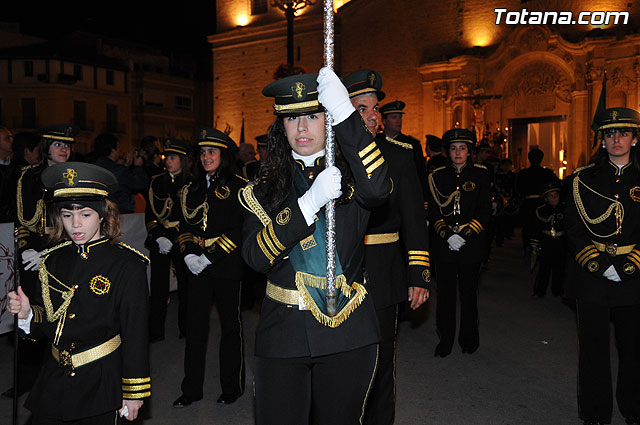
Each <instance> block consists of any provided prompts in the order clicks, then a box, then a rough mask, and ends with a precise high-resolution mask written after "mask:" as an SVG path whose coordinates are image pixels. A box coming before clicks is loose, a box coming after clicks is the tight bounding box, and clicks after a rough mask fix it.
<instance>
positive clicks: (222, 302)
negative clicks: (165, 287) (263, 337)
mask: <svg viewBox="0 0 640 425" xmlns="http://www.w3.org/2000/svg"><path fill="white" fill-rule="evenodd" d="M211 268H212V266H209V267H207V268H206V269H205V270H204V271H203V272H202V273H200V274H199V275H197V276H196V275H194V274H192V273H188V276H189V277H188V286H189V287H188V289H187V305H188V306H189V308H188V309H187V342H186V346H185V355H184V379H183V380H182V387H181V388H182V393H183V394H184V395H186V396H188V397H191V398H195V399H198V398H201V397H202V394H203V386H204V372H205V362H206V355H207V341H208V336H209V312H210V307H211V298H212V297H213V296H215V300H216V307H217V308H218V314H219V316H220V326H221V332H222V335H221V338H220V349H219V355H220V386H221V387H222V392H223V393H224V394H234V395H241V394H242V393H243V392H244V383H245V369H244V342H243V335H242V317H241V314H240V290H241V289H240V288H241V285H240V281H239V280H234V279H220V278H215V277H212V276H211V275H210V274H209V273H208V271H209V270H210V269H211Z"/></svg>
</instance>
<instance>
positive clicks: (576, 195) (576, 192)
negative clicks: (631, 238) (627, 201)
mask: <svg viewBox="0 0 640 425" xmlns="http://www.w3.org/2000/svg"><path fill="white" fill-rule="evenodd" d="M580 184H582V186H584V187H585V188H587V189H588V190H589V191H591V192H593V193H595V194H596V195H598V196H599V197H601V198H603V199H606V200H607V201H611V205H609V208H607V210H606V211H605V212H604V213H603V214H602V215H600V216H599V217H596V218H591V217H589V215H588V214H587V211H586V210H585V208H584V204H583V203H582V197H581V196H580V186H579V185H580ZM573 200H574V202H575V204H576V208H577V209H578V215H579V216H580V219H581V220H582V222H583V223H584V226H585V227H586V228H587V230H588V231H589V232H590V233H591V234H592V235H594V236H596V237H598V238H603V239H604V238H608V237H610V236H613V235H618V234H620V233H622V220H623V219H624V206H623V205H622V203H621V202H620V201H618V200H617V199H611V198H609V197H607V196H604V195H602V194H600V193H598V192H596V191H595V190H593V189H592V188H590V187H589V186H587V185H586V184H585V183H584V182H582V181H581V180H580V176H579V175H577V176H576V177H575V178H574V179H573ZM614 209H615V213H614V215H615V218H616V230H615V231H614V232H613V233H610V234H608V235H599V234H597V233H595V232H594V231H593V230H591V228H590V227H589V224H600V223H602V222H603V221H605V220H606V219H608V218H609V217H610V216H611V213H612V212H613V211H614ZM587 223H589V224H587Z"/></svg>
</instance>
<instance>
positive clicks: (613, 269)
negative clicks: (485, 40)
mask: <svg viewBox="0 0 640 425" xmlns="http://www.w3.org/2000/svg"><path fill="white" fill-rule="evenodd" d="M314 90H315V91H314ZM263 94H264V95H265V96H267V97H273V98H274V99H275V100H274V103H275V105H274V109H275V115H276V119H275V121H274V123H273V124H272V125H271V126H270V128H269V129H268V131H267V132H266V134H263V135H259V136H257V137H256V138H255V140H256V143H255V144H253V143H241V144H240V145H238V144H237V143H236V142H235V141H234V140H233V139H231V137H230V136H229V135H228V134H225V133H224V132H221V131H219V130H217V129H214V128H201V129H198V130H197V131H196V132H195V133H194V136H193V138H192V139H191V140H178V139H175V138H171V137H166V138H156V137H152V136H148V137H145V138H143V139H142V140H141V141H140V143H139V146H137V147H136V148H135V149H133V150H130V151H128V152H123V151H122V150H121V144H120V142H119V140H118V137H117V136H115V135H113V134H101V135H99V136H98V137H96V139H95V140H94V141H93V150H92V152H91V153H89V154H85V155H80V154H79V153H74V152H73V149H72V148H73V145H74V141H75V140H74V137H75V134H76V130H75V128H74V127H73V126H70V125H58V126H52V127H47V128H43V129H40V130H39V131H37V132H20V133H17V134H15V135H14V134H13V133H12V131H11V130H10V129H8V128H6V127H0V177H1V182H2V183H1V186H0V222H15V223H16V226H17V227H18V234H19V240H20V247H19V248H20V254H21V260H22V267H23V269H24V270H23V273H22V276H21V277H22V286H23V288H24V292H25V293H26V294H27V295H29V296H31V294H34V293H36V292H37V290H38V288H39V284H38V273H37V269H38V265H39V264H40V261H41V256H42V253H43V251H44V250H45V249H46V248H47V247H49V244H50V242H49V239H48V238H47V234H48V228H49V225H50V223H49V222H48V220H49V217H48V216H47V212H46V208H47V207H46V203H47V202H48V200H47V196H50V195H47V191H45V190H44V185H43V183H42V182H41V175H42V174H43V173H46V172H47V171H46V170H47V169H48V168H49V167H52V166H55V165H56V164H63V163H65V162H67V161H69V160H70V159H73V160H75V161H80V162H90V163H92V164H95V165H96V166H99V167H102V168H103V169H105V170H108V171H109V172H110V173H111V174H112V175H113V176H115V179H116V181H117V188H114V190H112V191H111V192H110V195H109V199H111V200H112V201H113V202H114V203H115V204H116V205H117V208H118V210H119V211H120V213H124V214H126V213H134V212H144V213H145V221H146V223H147V232H148V238H147V241H146V246H147V248H148V249H149V251H150V257H151V284H150V298H149V301H150V302H149V318H150V319H149V325H148V340H149V342H151V343H155V342H160V341H162V340H164V339H165V318H166V308H167V298H168V296H169V278H168V276H169V263H170V261H169V260H171V261H172V262H173V265H174V268H175V270H176V275H177V281H178V293H179V303H180V307H179V315H178V317H179V320H178V323H177V330H178V333H179V337H180V338H185V339H186V344H185V357H184V369H185V376H184V380H183V382H182V386H181V395H180V397H178V398H177V399H176V400H175V402H174V404H173V405H174V406H175V407H178V408H184V407H187V406H189V405H190V404H192V403H194V402H197V401H199V400H201V399H202V397H203V393H202V392H203V380H204V369H205V364H206V345H207V335H208V331H209V329H208V323H209V309H208V308H209V302H210V301H211V300H212V298H215V300H216V305H217V309H218V311H219V313H220V319H221V326H222V337H221V340H220V342H219V346H220V352H219V355H220V386H221V394H220V396H219V398H218V403H220V404H232V403H234V402H235V401H236V400H237V399H238V398H239V397H241V396H242V395H243V393H244V390H245V353H244V348H243V340H244V335H243V326H242V320H241V314H240V310H241V308H242V304H243V302H244V303H246V302H247V299H246V296H245V298H244V299H243V296H242V295H241V294H242V293H243V292H244V293H245V294H247V293H248V294H255V293H256V292H257V293H259V294H260V296H263V297H264V303H263V305H262V317H261V322H260V324H259V326H258V329H257V331H256V334H257V335H256V353H255V355H256V357H255V363H254V374H255V385H256V421H257V423H265V424H269V423H276V422H278V423H306V422H304V421H303V419H301V418H303V417H306V418H308V417H309V415H314V414H318V413H317V411H316V410H315V409H314V408H313V405H314V403H331V404H334V405H336V404H338V405H339V403H342V404H343V407H344V408H343V409H338V410H337V411H340V412H342V415H343V418H334V417H330V418H329V417H327V418H325V417H320V416H318V417H316V418H315V420H316V421H317V422H316V423H322V424H324V423H332V424H337V423H345V424H347V423H355V422H353V421H354V420H364V422H362V423H365V424H391V423H393V420H394V409H395V391H394V390H393V389H394V388H395V373H394V367H395V338H396V331H397V320H398V316H399V314H401V306H402V305H403V304H404V303H405V302H407V303H408V305H409V306H410V307H411V308H413V309H417V308H419V307H420V306H421V305H422V304H423V303H424V302H426V301H427V300H428V299H429V298H430V296H431V294H432V293H436V294H437V304H436V317H435V319H436V328H437V332H438V337H439V344H438V345H437V346H436V347H434V355H435V356H436V357H447V356H448V355H449V354H450V353H451V352H452V350H453V346H454V342H455V340H456V330H457V331H458V332H457V335H458V336H457V341H458V344H459V345H460V348H461V350H462V353H465V354H473V353H474V352H475V351H476V350H478V349H479V347H480V346H481V329H479V321H478V316H479V312H478V306H477V293H478V283H479V281H480V276H481V273H482V269H483V267H484V266H487V264H490V259H491V249H492V247H493V246H498V247H500V246H502V245H503V244H504V242H505V240H507V239H512V238H513V237H514V236H515V235H516V234H517V233H516V231H515V229H516V228H521V229H522V231H521V237H522V239H521V240H522V249H523V255H524V256H525V257H526V258H527V259H528V260H530V269H531V272H532V273H534V272H535V274H534V277H533V278H532V288H531V293H532V296H533V297H544V296H545V295H546V294H547V290H548V288H549V287H550V291H551V294H552V295H553V296H557V297H563V298H564V299H565V301H566V302H567V303H568V304H571V305H572V306H574V307H573V308H574V309H575V308H577V310H578V315H579V318H580V320H579V322H578V323H579V338H580V342H581V345H580V358H579V367H580V376H579V381H580V385H579V390H578V397H579V405H580V416H581V419H582V420H584V423H585V424H599V423H607V421H609V420H610V418H611V408H612V406H611V404H612V402H611V399H612V397H613V396H612V390H611V385H612V384H611V376H610V372H609V373H608V374H607V372H606V368H607V367H608V366H607V362H608V358H609V354H608V349H609V348H608V339H609V334H608V319H607V318H608V317H609V316H611V317H613V318H614V319H613V320H614V323H615V325H616V337H617V338H618V340H619V342H621V344H619V345H618V349H619V352H620V358H621V365H620V368H621V369H620V373H621V374H622V376H623V377H624V378H623V379H620V378H619V381H618V392H617V396H618V401H619V405H620V409H621V412H622V413H623V415H624V416H625V418H626V419H627V423H629V424H639V423H640V399H639V398H638V394H640V389H639V388H638V385H640V384H639V382H640V379H637V378H639V377H640V365H639V362H640V349H639V348H638V347H639V346H640V344H638V341H639V340H640V332H639V329H640V320H639V319H640V313H639V309H640V288H639V285H638V281H637V280H636V279H637V278H636V274H637V273H640V271H639V270H640V251H638V250H637V249H636V248H635V246H636V243H637V242H638V239H637V238H636V236H637V235H636V230H635V229H636V228H637V226H635V225H634V224H628V223H630V222H631V220H633V218H631V219H630V218H629V217H632V215H633V211H635V209H637V207H636V205H637V204H638V203H640V181H638V179H637V175H638V172H639V170H638V169H637V168H638V166H637V164H638V163H639V162H638V159H637V158H638V153H637V148H636V147H635V146H636V143H637V132H638V128H640V115H638V113H637V112H635V111H632V110H628V109H625V108H613V109H610V110H607V111H605V112H603V113H602V114H601V115H602V116H600V117H598V118H597V119H598V123H599V132H600V133H599V136H600V138H599V140H601V141H602V145H601V146H599V147H596V149H598V151H597V158H595V159H594V160H593V161H592V162H591V165H589V166H587V167H586V169H583V168H580V169H579V170H577V171H576V173H574V174H573V175H571V176H569V177H568V178H566V179H564V180H560V179H559V178H558V177H557V176H556V174H555V173H554V172H553V171H552V170H551V169H549V168H545V167H543V166H542V165H541V164H542V163H543V159H544V153H543V152H542V150H540V149H539V148H537V147H535V146H533V147H532V148H531V149H530V150H529V152H528V155H527V158H528V161H529V166H528V167H526V168H522V169H521V170H517V171H516V170H514V167H513V161H512V159H510V158H507V157H504V155H503V153H502V152H503V151H502V149H501V146H500V145H499V144H496V143H495V141H494V140H493V141H492V140H490V139H489V138H482V139H481V140H480V142H479V143H478V142H477V137H476V132H475V130H473V129H462V128H452V129H450V130H448V131H446V132H445V133H444V134H443V135H441V137H439V136H437V135H432V134H429V135H426V137H425V142H424V146H425V150H423V148H422V144H421V143H420V141H419V140H417V139H415V138H413V137H411V136H407V135H405V134H403V133H402V118H403V115H404V114H405V113H406V111H405V107H406V105H405V103H404V102H401V101H398V100H395V101H391V102H388V103H386V104H384V105H381V104H380V103H381V102H382V100H383V99H384V98H385V96H386V95H385V93H384V92H383V91H382V77H381V76H380V75H379V74H378V73H377V72H376V71H373V70H368V69H365V70H360V71H357V72H355V73H353V74H351V75H349V76H347V77H346V78H344V80H340V79H338V78H337V76H335V74H333V72H332V71H329V70H321V72H320V74H319V75H318V74H302V75H298V76H291V77H288V78H285V79H283V80H279V81H277V82H275V83H273V84H271V85H269V86H267V87H266V88H265V90H264V92H263ZM283 99H284V100H283ZM324 108H327V109H328V110H330V112H331V115H332V116H333V119H334V126H335V129H336V135H337V143H338V151H337V153H336V165H335V166H332V167H326V166H325V163H324V160H323V158H324V155H325V146H324ZM381 124H382V126H381ZM620 146H622V149H620ZM256 152H257V153H256ZM425 152H426V156H425ZM63 168H64V167H63ZM69 172H70V171H69ZM330 201H334V202H336V205H337V226H338V230H339V232H338V234H339V235H340V236H339V240H338V247H337V249H338V253H339V255H338V271H337V274H338V275H339V278H338V281H339V285H341V286H340V291H339V292H340V293H341V294H342V296H343V298H342V299H341V302H342V304H340V308H341V309H343V310H339V311H338V314H337V315H336V316H333V315H330V314H329V313H328V312H327V310H326V308H327V307H326V306H325V305H324V304H323V303H324V301H322V300H323V299H324V298H323V297H324V292H323V291H324V290H326V280H323V279H325V278H324V277H322V273H323V272H322V267H320V268H318V267H319V266H321V265H322V264H324V263H323V261H324V260H321V258H323V256H324V250H323V249H320V248H322V247H323V246H324V242H323V241H324V233H325V228H324V225H325V224H324V223H325V217H324V215H323V213H322V207H323V206H324V205H326V204H327V203H328V202H330ZM625 210H626V214H627V215H626V216H625ZM623 220H624V224H623ZM638 228H640V227H638ZM577 279H582V280H583V281H584V282H586V283H585V284H584V285H586V286H583V285H582V284H580V283H578V282H577ZM250 285H253V287H252V286H250ZM243 286H244V289H243V290H242V291H241V289H240V288H241V287H243ZM587 286H588V288H587V289H585V287H587ZM365 287H366V291H365V290H364V288H365ZM256 288H259V290H258V291H256ZM365 294H368V295H367V296H365ZM457 299H459V300H460V309H461V312H460V319H459V325H458V319H457V313H456V304H457ZM575 299H577V307H575V305H576V301H575ZM570 300H573V301H570ZM252 303H253V299H250V300H249V301H248V305H249V306H250V305H252ZM291 307H295V308H291ZM305 315H308V316H309V317H306V316H305ZM633 321H635V322H634V323H635V324H633V325H632V324H631V323H632V322H633ZM605 323H606V325H605ZM354 327H355V328H357V330H355V328H354ZM605 328H607V329H605ZM593 338H597V341H596V342H594V341H593V340H592V339H593ZM587 341H590V342H589V343H587ZM634 341H635V342H634ZM376 344H379V345H378V346H377V347H378V348H374V347H376ZM603 347H604V348H603ZM47 350H48V348H47V347H45V348H43V347H42V346H36V345H32V346H30V347H27V348H26V349H25V350H24V352H26V353H29V352H30V351H31V352H34V351H35V352H36V353H40V354H39V355H34V356H32V358H31V359H30V360H28V359H27V357H28V355H25V359H23V361H22V364H21V369H20V373H21V376H22V378H21V380H20V381H19V382H20V385H19V387H18V388H15V389H10V390H9V392H6V393H5V395H11V394H13V393H12V392H11V391H17V392H18V393H22V392H25V391H28V390H29V388H30V387H31V385H32V384H33V380H34V379H35V375H36V374H35V373H33V372H32V371H33V369H34V368H35V369H37V368H38V365H37V364H38V362H39V360H38V359H39V358H41V357H42V352H46V351H47ZM605 351H606V353H605ZM318 356H323V362H328V364H331V365H332V367H331V368H330V371H329V372H327V371H323V372H321V373H315V372H312V373H308V371H309V370H313V367H314V366H315V365H316V363H315V360H314V359H316V358H317V357H318ZM34 358H35V359H36V360H34ZM349 359H351V360H349ZM353 359H360V360H359V365H360V366H361V368H360V369H359V370H358V371H354V370H353V369H351V370H350V371H349V372H348V373H350V374H351V375H352V376H355V378H354V379H353V380H351V382H352V384H353V386H352V387H349V388H348V389H345V391H344V394H342V393H339V394H338V393H335V394H327V392H326V391H325V392H324V393H323V394H324V395H323V396H322V397H320V398H316V396H313V397H312V395H311V394H308V393H307V392H306V391H312V392H313V393H314V394H316V392H317V394H320V393H322V388H326V387H327V386H328V385H329V384H330V383H331V382H332V380H334V379H338V378H339V376H338V375H340V374H341V373H347V372H346V371H343V372H340V370H341V369H340V367H339V365H340V364H344V362H345V361H348V362H350V364H355V363H358V362H354V361H352V360H353ZM362 359H364V360H362ZM365 360H366V361H365ZM374 365H376V367H374ZM29 370H31V372H30V371H29ZM318 370H322V369H318ZM594 370H596V371H598V372H597V375H596V376H588V375H590V373H591V372H592V371H594ZM587 371H588V373H587ZM374 373H375V380H373V376H374ZM354 374H355V375H354ZM626 378H628V379H626ZM300 382H306V383H308V386H307V385H306V384H305V385H301V384H300ZM369 383H372V384H373V387H372V389H371V391H370V393H369V388H368V385H369ZM365 384H366V385H365ZM309 388H310V390H309ZM334 388H336V387H334ZM283 392H284V393H285V394H287V397H289V400H291V399H300V404H299V405H300V406H302V405H305V403H304V400H302V398H306V399H313V400H314V401H311V402H309V403H307V405H306V407H305V408H302V407H301V408H300V409H298V410H296V411H295V412H290V413H291V414H290V416H287V413H286V411H288V410H290V409H286V408H285V407H284V406H282V405H281V404H279V403H280V402H279V401H278V399H279V397H280V396H279V394H282V393H283ZM367 396H369V403H368V404H367V405H366V410H364V409H365V407H364V405H365V401H366V397H367ZM314 412H316V413H314ZM362 412H364V413H362ZM360 415H362V416H360ZM347 417H348V418H349V419H345V418H347Z"/></svg>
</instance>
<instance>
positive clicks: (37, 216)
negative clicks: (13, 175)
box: [16, 168, 45, 231]
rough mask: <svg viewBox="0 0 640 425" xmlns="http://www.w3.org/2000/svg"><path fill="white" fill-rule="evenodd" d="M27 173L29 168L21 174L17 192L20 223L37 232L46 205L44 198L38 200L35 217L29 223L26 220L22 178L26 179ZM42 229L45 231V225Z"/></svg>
mask: <svg viewBox="0 0 640 425" xmlns="http://www.w3.org/2000/svg"><path fill="white" fill-rule="evenodd" d="M27 171H29V168H26V169H24V170H23V171H22V174H20V178H19V179H18V187H17V190H16V203H17V204H18V205H17V206H18V211H17V213H18V221H20V224H22V225H23V226H24V227H26V228H28V229H29V230H31V231H35V230H36V228H35V227H34V225H35V224H36V223H37V222H38V220H40V219H41V218H44V210H45V203H44V199H42V198H40V199H38V202H37V203H36V211H35V213H34V214H33V217H31V219H30V220H29V221H26V220H25V219H24V206H23V203H22V177H24V175H25V173H26V172H27ZM42 228H43V229H44V224H43V226H42Z"/></svg>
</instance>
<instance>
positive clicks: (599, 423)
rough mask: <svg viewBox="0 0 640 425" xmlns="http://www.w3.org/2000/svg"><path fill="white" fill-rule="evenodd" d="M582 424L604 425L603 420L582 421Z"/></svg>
mask: <svg viewBox="0 0 640 425" xmlns="http://www.w3.org/2000/svg"><path fill="white" fill-rule="evenodd" d="M583 425H604V422H593V421H584V424H583Z"/></svg>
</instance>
